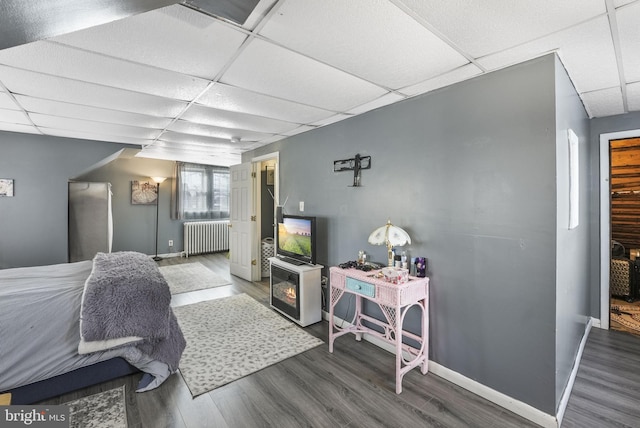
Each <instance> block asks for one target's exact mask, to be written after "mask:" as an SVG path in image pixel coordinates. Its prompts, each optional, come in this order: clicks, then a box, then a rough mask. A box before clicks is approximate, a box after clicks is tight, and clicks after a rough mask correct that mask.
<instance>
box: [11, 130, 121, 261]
mask: <svg viewBox="0 0 640 428" xmlns="http://www.w3.org/2000/svg"><path fill="white" fill-rule="evenodd" d="M124 147H127V146H125V145H122V144H115V143H104V142H98V141H83V140H72V139H64V138H57V137H47V136H42V135H30V134H17V133H12V132H0V178H13V179H14V180H15V182H14V186H15V196H14V197H13V198H0V268H9V267H23V266H39V265H47V264H55V263H66V262H67V260H68V245H67V230H68V228H67V194H68V190H67V183H68V181H69V178H71V177H74V176H75V175H77V174H79V173H80V172H82V171H84V170H86V169H87V168H89V167H91V166H92V165H94V164H96V163H98V162H100V161H101V160H102V159H104V158H106V157H107V156H109V155H112V154H113V153H115V152H117V151H118V150H120V149H122V148H124Z"/></svg>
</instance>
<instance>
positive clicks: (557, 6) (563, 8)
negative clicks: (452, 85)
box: [397, 0, 606, 58]
mask: <svg viewBox="0 0 640 428" xmlns="http://www.w3.org/2000/svg"><path fill="white" fill-rule="evenodd" d="M397 1H398V2H401V3H404V4H405V5H406V6H408V7H409V9H411V10H413V11H414V12H415V13H416V14H417V15H418V16H419V17H420V18H421V19H422V20H424V21H426V22H427V23H428V24H430V25H432V26H433V27H434V28H435V29H436V30H438V31H439V32H441V33H442V34H445V35H446V36H447V38H448V39H449V40H451V41H452V42H453V43H454V44H455V45H456V46H457V47H459V48H460V49H462V50H463V51H465V52H467V53H469V54H471V55H472V56H473V57H476V58H477V57H481V56H484V55H489V54H491V53H495V52H499V51H502V50H504V49H507V48H510V47H513V46H517V45H519V44H521V43H526V42H529V41H531V40H534V39H537V38H539V37H542V36H545V35H547V34H550V33H553V32H556V31H560V30H562V29H565V28H568V27H571V26H573V25H576V24H579V23H580V22H583V21H585V20H588V19H591V18H593V17H595V16H598V15H602V14H604V13H606V7H605V2H604V1H603V0H563V1H557V0H537V1H513V0H488V1H468V0H397Z"/></svg>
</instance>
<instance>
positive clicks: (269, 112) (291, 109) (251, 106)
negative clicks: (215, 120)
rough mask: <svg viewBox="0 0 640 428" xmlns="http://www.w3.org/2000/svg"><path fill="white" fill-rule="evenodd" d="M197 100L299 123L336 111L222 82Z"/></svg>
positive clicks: (320, 117) (223, 108)
mask: <svg viewBox="0 0 640 428" xmlns="http://www.w3.org/2000/svg"><path fill="white" fill-rule="evenodd" d="M197 102H198V104H203V105H206V106H208V107H213V108H216V109H220V110H229V111H235V112H243V113H249V114H253V115H257V116H264V117H270V118H273V119H279V120H284V121H287V122H295V123H307V122H313V121H315V120H320V119H322V118H325V117H329V116H331V115H333V114H334V112H331V111H328V110H323V109H319V108H315V107H311V106H306V105H302V104H297V103H294V102H291V101H287V100H282V99H278V98H274V97H270V96H267V95H263V94H259V93H256V92H251V91H247V90H245V89H242V88H236V87H234V86H229V85H224V84H222V83H218V84H216V85H213V86H212V87H211V89H209V90H208V91H207V92H205V93H204V94H203V95H202V96H201V97H200V98H198V101H197Z"/></svg>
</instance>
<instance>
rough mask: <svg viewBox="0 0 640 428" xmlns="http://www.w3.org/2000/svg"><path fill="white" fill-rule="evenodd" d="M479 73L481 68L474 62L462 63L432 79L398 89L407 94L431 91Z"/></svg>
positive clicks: (412, 94)
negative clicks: (460, 65)
mask: <svg viewBox="0 0 640 428" xmlns="http://www.w3.org/2000/svg"><path fill="white" fill-rule="evenodd" d="M479 74H482V70H480V68H478V67H477V66H476V65H474V64H467V65H463V66H462V67H458V68H456V69H455V70H451V71H449V72H447V73H444V74H442V75H440V76H438V77H434V78H433V79H429V80H426V81H424V82H420V83H418V84H416V85H412V86H408V87H406V88H402V89H400V92H402V93H403V94H407V95H411V96H414V95H418V94H423V93H425V92H429V91H433V90H434V89H438V88H443V87H445V86H449V85H453V84H454V83H458V82H462V81H463V80H467V79H470V78H472V77H475V76H477V75H479Z"/></svg>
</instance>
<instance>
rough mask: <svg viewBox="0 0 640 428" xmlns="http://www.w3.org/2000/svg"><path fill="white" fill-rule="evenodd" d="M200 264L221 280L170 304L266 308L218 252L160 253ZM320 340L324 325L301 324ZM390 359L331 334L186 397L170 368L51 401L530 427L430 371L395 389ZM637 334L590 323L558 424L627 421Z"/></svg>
mask: <svg viewBox="0 0 640 428" xmlns="http://www.w3.org/2000/svg"><path fill="white" fill-rule="evenodd" d="M196 261H197V262H200V263H202V264H203V265H205V266H207V267H208V268H209V269H211V270H212V271H213V272H215V273H217V274H219V275H221V276H224V277H227V278H229V280H230V281H231V283H232V284H231V285H229V286H223V287H218V288H215V289H209V290H202V291H196V292H192V293H185V294H182V295H178V296H174V300H173V303H172V304H173V305H174V306H175V305H184V304H190V303H196V302H198V301H202V300H208V299H214V298H220V297H224V296H228V295H233V294H238V293H246V294H248V295H250V296H251V297H253V298H254V299H256V300H258V301H259V302H261V303H263V304H265V305H268V302H269V294H268V292H269V288H268V284H267V283H266V282H262V283H251V282H247V281H244V280H242V279H240V278H237V277H234V276H231V275H230V274H229V267H228V260H227V259H226V257H225V254H212V255H205V256H196V257H189V259H185V258H168V259H165V260H162V261H160V262H159V263H160V264H161V265H169V264H176V263H191V262H196ZM305 330H306V331H308V332H309V333H310V334H313V335H315V336H317V337H319V338H321V339H322V340H324V341H325V342H327V336H328V324H327V323H326V322H324V321H323V322H320V323H317V324H314V325H312V326H309V327H307V328H305ZM394 361H395V359H394V357H393V355H391V354H389V353H388V352H386V351H384V350H381V349H380V348H378V347H376V346H374V345H372V344H370V343H368V342H366V341H362V342H356V341H355V340H353V339H352V338H351V337H349V336H348V335H347V336H344V337H341V338H338V339H337V341H336V346H335V350H334V353H333V354H330V353H329V351H328V346H319V347H316V348H314V349H312V350H309V351H307V352H304V353H302V354H299V355H297V356H294V357H292V358H289V359H287V360H285V361H283V362H280V363H278V364H275V365H272V366H270V367H268V368H265V369H263V370H261V371H259V372H258V373H255V374H252V375H250V376H247V377H244V378H242V379H239V380H237V381H235V382H232V383H230V384H227V385H225V386H222V387H220V388H217V389H215V390H213V391H211V392H209V393H207V394H203V395H201V396H199V397H196V398H195V399H193V398H192V397H191V394H190V392H189V389H188V388H187V385H186V384H185V382H184V380H183V379H182V377H181V375H180V373H179V372H178V373H176V374H175V375H173V376H171V377H170V378H169V379H168V380H167V381H166V382H165V383H164V384H163V385H162V386H161V387H159V388H157V389H156V390H153V391H149V392H145V393H140V394H137V393H136V392H135V388H136V385H137V382H138V379H139V377H140V375H131V376H127V377H124V378H120V379H117V380H114V381H110V382H106V383H103V384H100V385H96V386H93V387H90V388H86V389H83V390H80V391H76V392H73V393H70V394H66V395H64V396H61V397H57V398H56V399H53V400H48V401H47V402H46V403H48V404H57V403H60V402H66V401H69V400H73V399H76V398H79V397H83V396H87V395H91V394H95V393H98V392H101V391H106V390H109V389H111V388H115V387H118V386H121V385H125V386H126V390H127V412H128V414H127V418H128V421H129V426H130V427H153V428H156V427H229V428H236V427H243V428H245V427H246V428H251V427H282V428H286V427H295V428H298V427H303V426H304V427H349V428H355V427H385V428H386V427H406V426H420V427H483V428H484V427H534V426H536V425H535V424H533V423H531V422H529V421H527V420H525V419H523V418H521V417H520V416H518V415H515V414H513V413H511V412H509V411H506V410H505V409H503V408H501V407H499V406H497V405H495V404H493V403H491V402H489V401H487V400H484V399H483V398H481V397H479V396H477V395H474V394H472V393H470V392H468V391H466V390H464V389H462V388H460V387H458V386H456V385H454V384H452V383H450V382H448V381H446V380H444V379H442V378H439V377H438V376H435V375H433V374H427V375H422V374H420V371H419V370H413V371H411V372H409V373H408V374H407V375H406V376H405V378H404V382H403V392H402V394H399V395H398V394H396V393H395V384H394V382H395V379H394V375H393V367H394ZM638 367H640V338H638V337H634V336H630V335H626V334H625V333H620V332H611V331H604V330H600V329H593V330H592V332H591V335H590V338H589V340H588V343H587V346H586V349H585V354H584V358H583V362H582V364H581V367H580V371H579V373H578V376H577V380H576V384H575V387H574V392H573V394H572V396H571V399H570V401H569V406H568V408H567V411H566V413H565V418H564V423H563V426H564V427H581V428H585V427H610V426H617V427H625V426H628V427H632V426H634V427H637V426H639V425H638V424H639V422H638V421H640V375H639V374H638V373H640V370H638Z"/></svg>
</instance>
